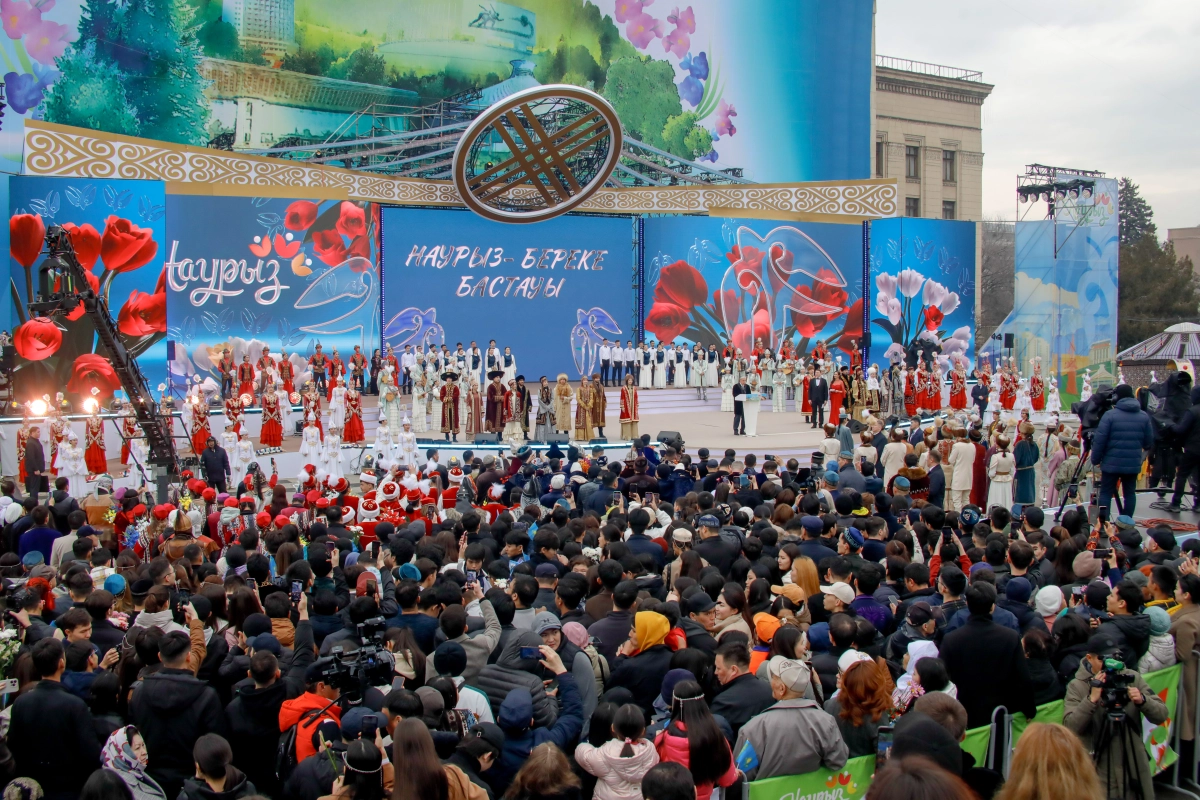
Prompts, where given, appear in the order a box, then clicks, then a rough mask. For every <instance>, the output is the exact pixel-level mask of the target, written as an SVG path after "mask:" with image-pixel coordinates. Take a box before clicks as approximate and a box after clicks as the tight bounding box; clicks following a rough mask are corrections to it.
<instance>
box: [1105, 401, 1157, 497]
mask: <svg viewBox="0 0 1200 800" xmlns="http://www.w3.org/2000/svg"><path fill="white" fill-rule="evenodd" d="M1113 397H1115V398H1116V405H1114V406H1113V407H1112V410H1110V411H1109V412H1108V413H1106V414H1105V415H1104V416H1102V417H1101V418H1100V424H1099V425H1097V426H1096V432H1095V433H1094V434H1093V435H1092V463H1093V464H1096V465H1097V466H1099V467H1100V499H1099V506H1100V514H1101V516H1102V517H1103V518H1104V519H1108V517H1109V506H1110V505H1111V503H1112V498H1113V495H1114V494H1116V491H1117V481H1120V482H1121V492H1122V495H1123V498H1124V502H1123V503H1121V513H1122V514H1128V515H1130V516H1133V511H1134V509H1135V508H1136V507H1137V496H1136V495H1135V494H1134V491H1135V489H1136V486H1137V476H1138V473H1139V472H1141V469H1142V460H1143V454H1144V453H1145V451H1147V450H1149V449H1150V448H1151V447H1152V446H1153V445H1154V426H1153V425H1152V424H1151V422H1150V415H1149V414H1147V413H1146V412H1145V411H1142V407H1141V406H1140V405H1139V404H1138V401H1137V400H1136V399H1135V398H1134V396H1133V387H1131V386H1128V385H1125V384H1122V385H1121V386H1118V387H1116V388H1115V389H1113Z"/></svg>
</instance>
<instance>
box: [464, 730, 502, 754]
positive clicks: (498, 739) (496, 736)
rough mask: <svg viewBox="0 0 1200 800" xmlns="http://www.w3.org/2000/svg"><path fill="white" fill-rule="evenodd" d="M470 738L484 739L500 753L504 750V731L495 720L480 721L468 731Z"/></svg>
mask: <svg viewBox="0 0 1200 800" xmlns="http://www.w3.org/2000/svg"><path fill="white" fill-rule="evenodd" d="M467 737H468V738H474V739H483V740H484V741H485V742H487V743H488V744H489V745H491V748H492V750H494V751H495V752H496V754H497V755H499V754H500V753H501V752H503V750H504V731H503V730H502V729H501V728H500V726H499V725H497V724H496V723H494V722H479V723H476V724H475V725H472V726H471V729H470V730H469V731H467Z"/></svg>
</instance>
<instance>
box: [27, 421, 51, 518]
mask: <svg viewBox="0 0 1200 800" xmlns="http://www.w3.org/2000/svg"><path fill="white" fill-rule="evenodd" d="M41 436H42V429H41V428H38V427H33V428H30V429H29V439H28V440H26V442H25V492H26V494H28V495H29V496H30V497H32V498H33V502H34V503H36V502H38V492H40V491H42V485H43V484H45V483H46V476H45V474H44V473H45V472H46V451H45V450H43V449H42V439H41Z"/></svg>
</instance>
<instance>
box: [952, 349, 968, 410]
mask: <svg viewBox="0 0 1200 800" xmlns="http://www.w3.org/2000/svg"><path fill="white" fill-rule="evenodd" d="M950 407H951V408H953V409H955V410H958V411H961V410H963V409H965V408H966V407H967V370H966V368H964V367H963V362H962V360H959V361H958V362H956V363H955V365H954V370H953V371H952V372H951V373H950Z"/></svg>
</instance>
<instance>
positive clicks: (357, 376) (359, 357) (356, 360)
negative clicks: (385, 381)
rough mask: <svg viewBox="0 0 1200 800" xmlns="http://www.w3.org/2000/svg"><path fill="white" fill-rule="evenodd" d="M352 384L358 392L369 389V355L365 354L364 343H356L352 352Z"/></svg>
mask: <svg viewBox="0 0 1200 800" xmlns="http://www.w3.org/2000/svg"><path fill="white" fill-rule="evenodd" d="M350 385H351V386H352V387H354V389H355V390H356V391H358V392H365V391H366V390H367V357H366V356H365V355H363V352H362V345H358V344H356V345H354V352H353V353H351V354H350Z"/></svg>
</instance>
